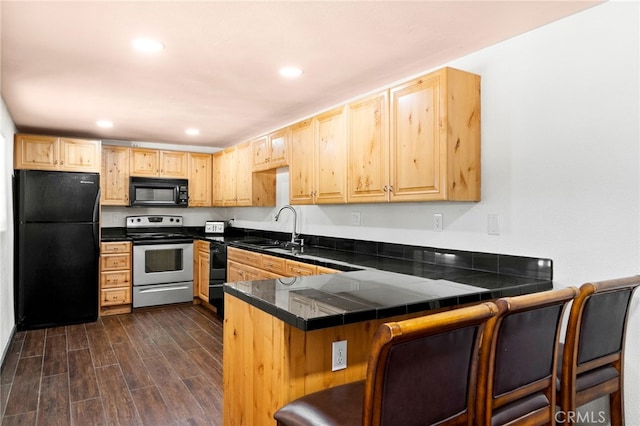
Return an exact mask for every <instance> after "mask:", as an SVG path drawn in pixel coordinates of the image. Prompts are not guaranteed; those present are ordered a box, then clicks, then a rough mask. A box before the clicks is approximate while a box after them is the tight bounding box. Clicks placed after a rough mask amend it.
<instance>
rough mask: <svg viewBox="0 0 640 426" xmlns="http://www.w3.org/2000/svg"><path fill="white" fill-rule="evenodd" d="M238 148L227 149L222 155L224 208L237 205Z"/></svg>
mask: <svg viewBox="0 0 640 426" xmlns="http://www.w3.org/2000/svg"><path fill="white" fill-rule="evenodd" d="M236 161H237V156H236V147H235V146H234V147H231V148H228V149H225V150H224V151H223V155H222V177H223V188H224V190H223V195H222V204H223V205H224V206H235V205H236V182H237V177H236V173H237V169H236Z"/></svg>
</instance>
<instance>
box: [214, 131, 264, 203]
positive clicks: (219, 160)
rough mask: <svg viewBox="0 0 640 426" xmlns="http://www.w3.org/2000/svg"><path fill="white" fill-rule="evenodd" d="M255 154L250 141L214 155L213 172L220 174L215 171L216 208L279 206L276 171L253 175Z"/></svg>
mask: <svg viewBox="0 0 640 426" xmlns="http://www.w3.org/2000/svg"><path fill="white" fill-rule="evenodd" d="M252 154H253V151H252V149H251V144H250V143H249V142H245V143H241V144H238V145H234V146H232V147H231V148H227V149H225V150H224V151H222V153H216V154H214V169H215V170H219V171H220V175H218V172H217V171H216V172H215V176H216V177H215V178H214V185H216V189H215V190H214V202H213V205H214V206H225V207H230V206H238V207H243V206H244V207H248V206H275V205H276V174H275V170H267V171H263V172H255V173H254V172H252V164H253V155H252ZM218 182H220V183H218ZM218 185H219V188H218ZM220 194H221V195H220Z"/></svg>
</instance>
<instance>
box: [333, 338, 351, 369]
mask: <svg viewBox="0 0 640 426" xmlns="http://www.w3.org/2000/svg"><path fill="white" fill-rule="evenodd" d="M345 368H347V341H346V340H340V341H338V342H333V344H332V345H331V371H337V370H343V369H345Z"/></svg>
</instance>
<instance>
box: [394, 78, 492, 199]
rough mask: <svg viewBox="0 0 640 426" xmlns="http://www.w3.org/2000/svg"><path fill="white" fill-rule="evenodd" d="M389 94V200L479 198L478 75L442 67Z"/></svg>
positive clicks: (398, 87) (396, 88) (395, 88)
mask: <svg viewBox="0 0 640 426" xmlns="http://www.w3.org/2000/svg"><path fill="white" fill-rule="evenodd" d="M390 93H391V122H390V126H391V132H390V147H391V148H390V158H391V163H390V177H391V179H390V182H391V183H390V184H391V194H390V199H391V201H431V200H455V201H478V200H480V77H479V76H478V75H475V74H470V73H467V72H464V71H460V70H456V69H453V68H444V69H442V70H439V71H436V72H434V73H431V74H428V75H426V76H424V77H421V78H417V79H415V80H412V81H410V82H407V83H404V84H402V85H400V86H397V87H394V88H392V89H391V90H390Z"/></svg>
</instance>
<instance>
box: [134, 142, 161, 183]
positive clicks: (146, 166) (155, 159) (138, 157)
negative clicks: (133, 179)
mask: <svg viewBox="0 0 640 426" xmlns="http://www.w3.org/2000/svg"><path fill="white" fill-rule="evenodd" d="M130 159H131V166H130V169H129V173H130V174H131V176H158V175H159V174H160V151H158V150H157V149H144V148H131V156H130Z"/></svg>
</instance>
